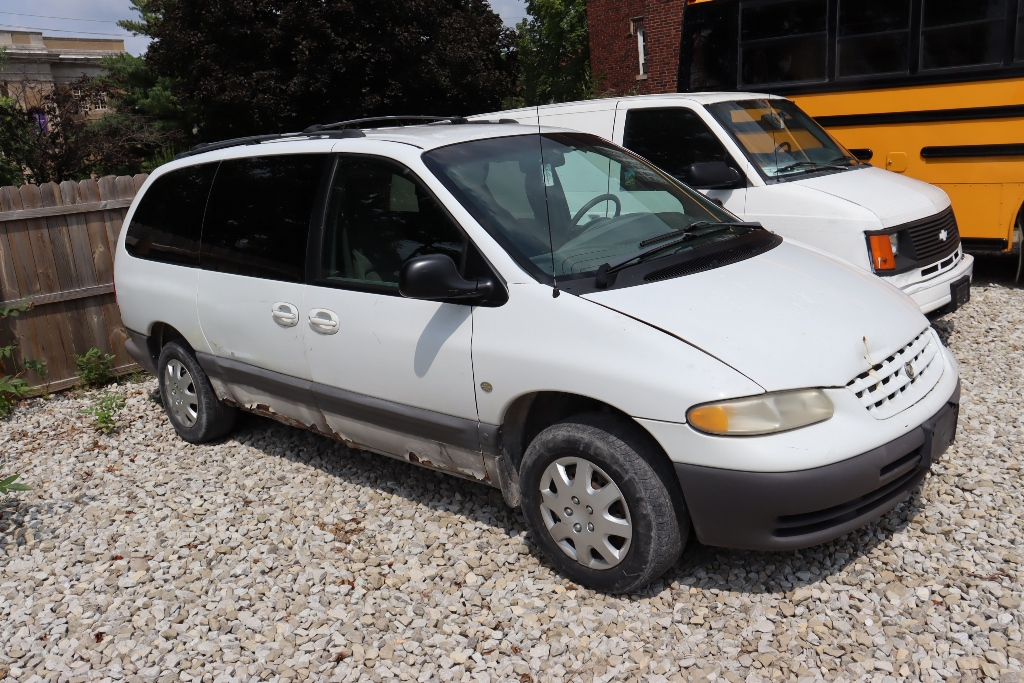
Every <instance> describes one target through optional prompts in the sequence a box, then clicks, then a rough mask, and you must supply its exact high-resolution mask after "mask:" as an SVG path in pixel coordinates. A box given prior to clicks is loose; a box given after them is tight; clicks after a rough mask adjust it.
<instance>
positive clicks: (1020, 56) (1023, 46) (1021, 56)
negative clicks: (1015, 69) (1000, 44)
mask: <svg viewBox="0 0 1024 683" xmlns="http://www.w3.org/2000/svg"><path fill="white" fill-rule="evenodd" d="M1014 59H1016V60H1017V61H1018V62H1020V61H1024V2H1018V3H1017V49H1016V50H1015V51H1014Z"/></svg>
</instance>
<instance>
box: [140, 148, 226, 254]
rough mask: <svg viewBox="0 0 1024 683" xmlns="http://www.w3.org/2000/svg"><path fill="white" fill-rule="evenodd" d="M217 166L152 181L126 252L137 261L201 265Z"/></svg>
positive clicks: (183, 170)
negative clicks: (202, 238) (202, 236)
mask: <svg viewBox="0 0 1024 683" xmlns="http://www.w3.org/2000/svg"><path fill="white" fill-rule="evenodd" d="M216 171H217V164H215V163H214V164H202V165H199V166H188V167H186V168H181V169H178V170H175V171H170V172H169V173H165V174H163V175H162V176H160V177H159V178H157V179H156V180H154V181H153V183H152V185H150V186H149V189H147V190H146V193H145V194H144V195H142V198H141V199H140V200H139V205H138V206H137V207H136V209H135V213H134V214H133V216H132V220H131V223H130V224H129V225H128V231H127V232H126V233H125V238H124V246H125V250H126V251H127V252H128V253H129V254H131V255H132V256H134V257H136V258H141V259H147V260H150V261H162V262H164V263H174V264H179V265H185V266H198V265H199V251H200V247H199V245H200V234H201V232H202V228H203V212H204V211H205V210H206V200H207V198H208V197H209V195H210V186H211V184H212V183H213V177H214V175H215V174H216Z"/></svg>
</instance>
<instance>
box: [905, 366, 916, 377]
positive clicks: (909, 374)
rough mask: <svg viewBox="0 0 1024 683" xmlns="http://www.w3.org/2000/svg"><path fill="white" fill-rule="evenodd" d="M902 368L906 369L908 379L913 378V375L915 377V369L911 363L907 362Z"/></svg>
mask: <svg viewBox="0 0 1024 683" xmlns="http://www.w3.org/2000/svg"><path fill="white" fill-rule="evenodd" d="M903 370H904V371H906V373H907V377H909V378H910V379H914V378H915V377H917V370H915V369H914V364H913V363H907V364H906V365H904V366H903Z"/></svg>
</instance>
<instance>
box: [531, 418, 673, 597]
mask: <svg viewBox="0 0 1024 683" xmlns="http://www.w3.org/2000/svg"><path fill="white" fill-rule="evenodd" d="M672 477H674V474H673V473H672V470H671V468H670V467H668V466H667V465H666V464H665V463H664V460H663V456H662V455H661V453H660V452H659V450H658V447H657V445H656V444H655V443H653V441H652V439H651V438H650V437H649V436H648V435H647V434H646V433H643V432H642V431H641V430H640V429H639V428H637V427H635V426H632V425H630V424H628V423H626V422H625V421H624V420H620V419H618V418H616V417H613V416H609V415H605V414H601V413H593V414H587V415H579V416H576V417H572V418H569V419H567V420H564V421H562V422H559V423H557V424H554V425H552V426H550V427H548V428H547V429H545V430H544V431H542V432H541V433H540V434H538V435H537V438H535V439H534V440H533V442H532V443H531V444H530V446H529V448H527V449H526V454H525V455H524V456H523V462H522V465H521V466H520V470H519V478H520V486H521V490H522V506H523V513H524V515H525V516H526V521H527V524H528V525H529V527H530V532H531V533H532V534H533V536H534V538H535V539H536V541H537V544H538V545H539V546H540V547H541V549H542V550H543V551H544V554H545V555H546V556H547V557H548V559H549V560H550V561H551V562H552V564H554V565H555V566H556V567H557V568H558V570H559V571H560V572H561V573H562V574H564V575H565V576H567V577H568V578H569V579H571V580H573V581H575V582H576V583H579V584H582V585H585V586H589V587H591V588H594V589H596V590H601V591H606V592H609V593H625V592H629V591H632V590H636V589H638V588H641V587H643V586H646V585H647V584H648V583H650V582H651V581H653V580H654V579H656V578H658V577H659V576H661V575H662V574H664V573H665V571H667V570H668V568H669V567H671V566H672V565H673V564H675V561H676V560H677V559H679V555H680V554H681V553H682V550H683V546H684V545H686V539H687V536H688V535H689V528H690V525H689V517H688V516H687V514H686V508H685V504H684V503H683V499H682V495H681V493H679V488H678V484H676V483H675V481H674V480H673V479H672Z"/></svg>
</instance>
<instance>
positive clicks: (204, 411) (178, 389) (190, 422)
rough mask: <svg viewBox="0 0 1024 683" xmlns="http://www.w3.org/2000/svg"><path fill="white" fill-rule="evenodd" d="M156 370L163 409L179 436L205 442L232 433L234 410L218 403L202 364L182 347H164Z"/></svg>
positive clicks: (191, 440) (188, 439) (171, 344)
mask: <svg viewBox="0 0 1024 683" xmlns="http://www.w3.org/2000/svg"><path fill="white" fill-rule="evenodd" d="M157 371H158V372H159V373H160V374H159V381H160V397H161V398H162V399H163V404H164V410H165V411H166V412H167V417H168V418H170V421H171V426H173V427H174V431H176V432H178V436H180V437H181V438H183V439H184V440H185V441H188V442H189V443H203V442H204V441H210V440H212V439H216V438H217V437H220V436H224V435H225V434H227V433H228V432H229V431H231V428H232V427H233V426H234V424H235V414H236V411H235V409H234V408H232V407H230V406H226V405H224V404H223V403H221V402H220V401H219V400H217V395H216V394H215V393H214V391H213V387H212V386H211V385H210V380H209V378H207V376H206V373H205V372H203V369H202V367H200V365H199V361H197V360H196V357H195V355H194V354H193V353H192V352H191V351H190V350H189V349H187V348H186V347H185V346H184V345H183V344H180V343H179V342H176V341H172V342H168V343H167V344H166V345H164V347H163V349H162V350H161V351H160V359H159V360H158V361H157Z"/></svg>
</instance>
